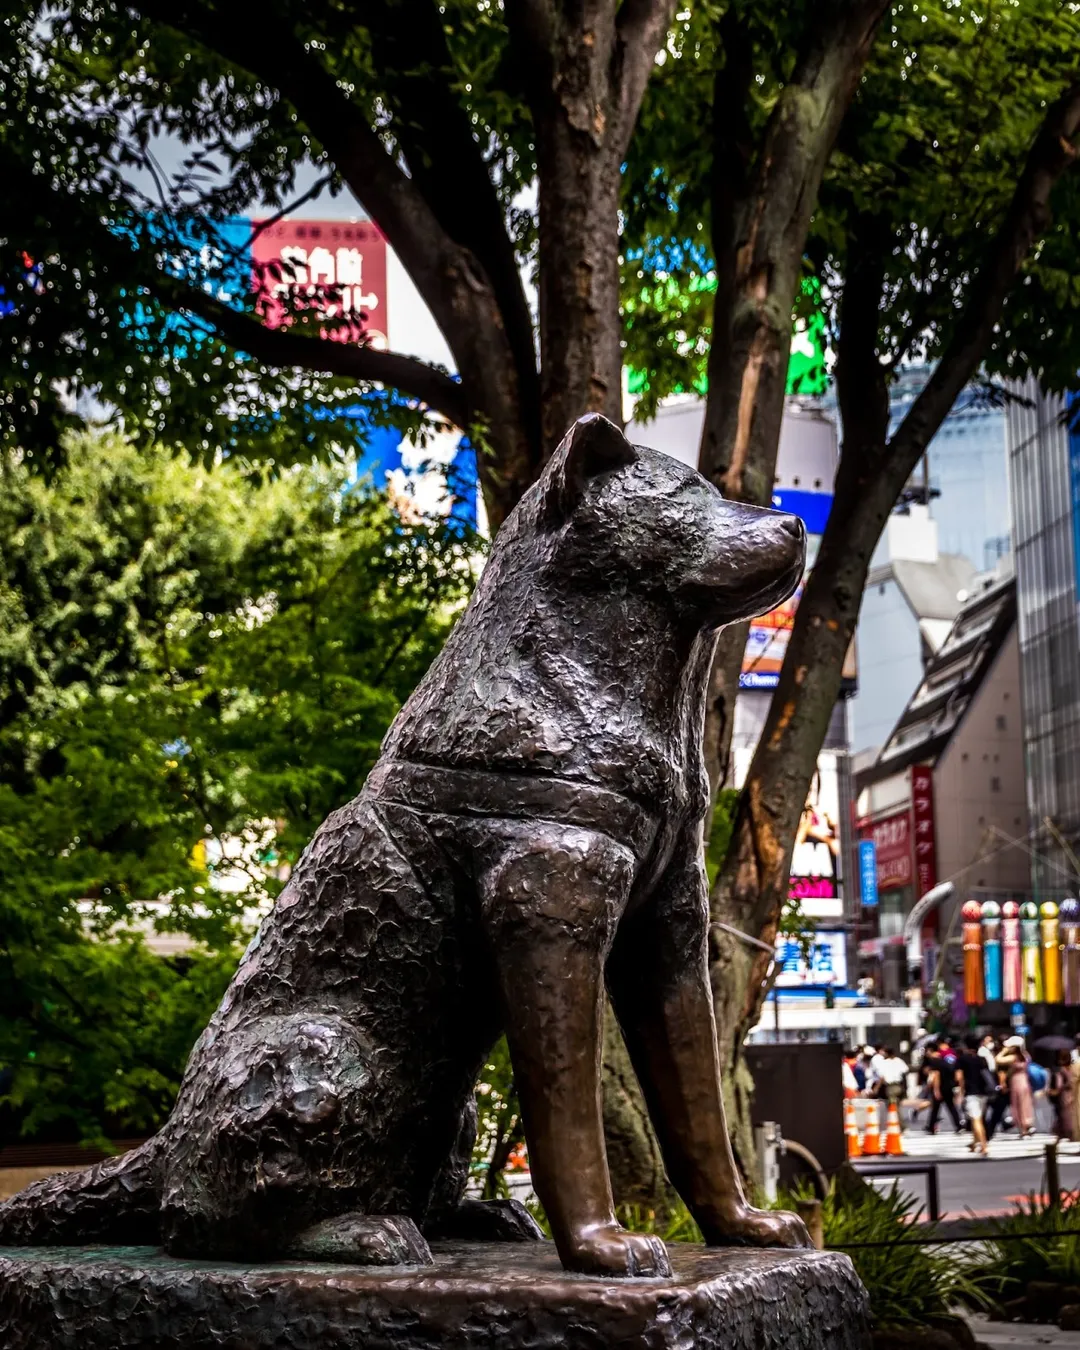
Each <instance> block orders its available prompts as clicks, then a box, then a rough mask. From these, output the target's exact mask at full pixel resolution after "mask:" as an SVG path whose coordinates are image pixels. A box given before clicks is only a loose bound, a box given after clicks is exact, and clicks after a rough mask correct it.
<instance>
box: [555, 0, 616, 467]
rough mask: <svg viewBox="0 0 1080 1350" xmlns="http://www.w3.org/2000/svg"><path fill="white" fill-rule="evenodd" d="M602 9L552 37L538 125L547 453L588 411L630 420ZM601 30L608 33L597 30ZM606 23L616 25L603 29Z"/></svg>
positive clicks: (610, 16) (609, 11)
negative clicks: (584, 28)
mask: <svg viewBox="0 0 1080 1350" xmlns="http://www.w3.org/2000/svg"><path fill="white" fill-rule="evenodd" d="M597 8H598V12H597V14H596V15H595V28H594V29H593V30H592V31H591V32H590V35H589V37H590V40H589V41H588V42H584V41H583V40H582V38H583V35H582V34H581V33H580V32H578V31H576V30H567V31H563V32H560V33H559V34H558V35H557V36H556V37H555V38H554V41H553V46H554V51H555V60H554V67H555V72H556V74H555V77H554V80H553V87H552V88H551V89H550V90H549V91H545V92H546V99H545V107H546V109H547V116H546V118H545V119H544V121H543V123H541V124H539V125H538V126H537V137H536V141H537V170H538V174H537V176H538V183H539V187H538V211H539V234H540V256H541V257H542V258H543V259H544V266H543V268H541V271H540V276H539V320H540V388H541V395H540V397H541V413H540V424H541V429H542V437H543V445H544V453H545V455H549V454H550V453H551V452H552V450H553V449H554V448H555V446H556V445H557V444H558V443H559V441H560V440H561V439H562V437H563V435H564V434H565V432H566V430H567V428H568V427H569V426H570V424H571V423H572V422H573V421H575V420H576V419H577V418H578V417H581V416H582V415H583V414H584V413H586V412H600V413H603V414H604V415H605V416H606V417H609V418H610V419H611V420H612V421H613V422H615V423H616V424H617V425H619V426H621V425H622V352H621V346H620V337H621V325H620V321H619V212H618V205H619V167H620V165H619V157H618V156H617V154H616V153H613V147H612V144H611V141H612V137H613V135H614V134H615V128H614V127H613V126H610V125H609V121H610V120H611V119H612V109H611V102H612V89H611V83H610V76H609V71H608V65H607V62H606V61H605V60H604V59H602V54H603V53H604V52H606V51H608V50H609V49H610V47H611V44H612V41H613V32H612V30H613V28H614V17H615V16H614V6H611V7H610V8H606V7H605V8H604V9H603V10H601V9H600V7H597ZM597 29H599V30H600V31H596V30H597ZM604 30H607V31H604Z"/></svg>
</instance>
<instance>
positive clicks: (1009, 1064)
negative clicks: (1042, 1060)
mask: <svg viewBox="0 0 1080 1350" xmlns="http://www.w3.org/2000/svg"><path fill="white" fill-rule="evenodd" d="M997 1063H998V1067H999V1068H1002V1069H1004V1070H1005V1073H1006V1075H1007V1076H1008V1085H1009V1107H1010V1109H1011V1110H1012V1118H1013V1124H1014V1125H1015V1126H1016V1128H1017V1131H1018V1132H1019V1134H1020V1137H1021V1139H1023V1138H1024V1137H1025V1135H1029V1134H1034V1133H1035V1098H1034V1096H1033V1095H1032V1092H1031V1080H1030V1078H1029V1077H1028V1064H1029V1063H1030V1056H1029V1055H1028V1052H1027V1049H1026V1048H1025V1046H1024V1038H1023V1036H1010V1037H1008V1039H1007V1040H1006V1041H1005V1044H1004V1045H1003V1046H1002V1047H1001V1053H1000V1054H999V1055H998V1057H997Z"/></svg>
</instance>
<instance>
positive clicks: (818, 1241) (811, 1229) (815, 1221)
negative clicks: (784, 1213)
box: [795, 1200, 825, 1252]
mask: <svg viewBox="0 0 1080 1350" xmlns="http://www.w3.org/2000/svg"><path fill="white" fill-rule="evenodd" d="M795 1208H796V1209H797V1210H798V1211H799V1218H800V1219H802V1221H803V1223H804V1224H806V1229H807V1232H808V1233H809V1234H810V1241H811V1242H812V1243H813V1244H814V1246H815V1247H816V1248H817V1249H818V1251H819V1252H823V1251H824V1250H825V1225H824V1223H823V1221H822V1218H821V1201H820V1200H796V1201H795Z"/></svg>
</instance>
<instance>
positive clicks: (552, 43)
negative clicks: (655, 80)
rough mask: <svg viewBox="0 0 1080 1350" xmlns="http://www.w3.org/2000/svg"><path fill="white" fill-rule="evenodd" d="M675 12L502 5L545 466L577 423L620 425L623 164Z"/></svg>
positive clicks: (642, 1)
mask: <svg viewBox="0 0 1080 1350" xmlns="http://www.w3.org/2000/svg"><path fill="white" fill-rule="evenodd" d="M674 8H675V6H674V3H673V0H629V3H624V4H623V5H622V6H621V7H620V8H619V10H618V13H616V6H615V5H614V4H612V3H610V0H588V3H585V4H584V5H582V6H579V7H572V8H571V9H566V8H565V7H562V6H558V5H554V4H551V3H549V0H510V2H509V3H508V4H507V7H506V11H507V21H508V23H509V25H510V30H511V34H512V36H513V39H514V42H515V45H516V47H517V50H518V54H519V58H520V61H521V64H522V68H523V70H525V71H526V72H527V77H526V96H527V99H528V102H529V106H530V108H531V110H532V115H533V125H534V128H535V132H536V152H537V170H538V172H537V180H538V207H539V235H540V257H541V259H542V260H543V265H542V266H541V268H540V274H539V278H538V290H539V320H540V389H541V414H540V420H541V436H542V442H543V447H544V455H545V457H546V456H547V455H549V454H550V453H551V452H552V450H553V449H554V448H555V446H556V445H557V444H558V443H559V440H560V439H561V438H562V436H563V433H564V432H565V430H566V428H567V427H568V426H569V425H570V424H571V423H572V422H573V421H574V419H575V418H577V417H580V416H581V415H582V414H583V413H585V412H590V411H591V412H600V413H603V414H604V415H605V416H606V417H608V418H610V419H611V420H612V421H613V422H615V423H616V424H618V425H621V423H622V349H621V337H622V330H621V324H620V321H619V225H618V219H619V216H618V206H619V187H620V177H621V168H622V162H623V159H624V157H625V154H626V150H627V146H628V144H629V140H630V136H631V134H632V131H633V127H634V123H635V122H636V120H637V115H638V111H639V108H640V105H641V99H642V96H643V94H644V90H645V84H646V81H647V79H648V74H649V71H650V70H651V69H652V65H653V61H654V58H655V55H656V51H657V49H658V47H659V45H660V43H661V41H662V40H663V36H664V33H665V32H666V31H667V27H668V24H669V23H670V21H671V16H672V13H673V12H674Z"/></svg>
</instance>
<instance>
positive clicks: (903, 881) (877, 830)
mask: <svg viewBox="0 0 1080 1350" xmlns="http://www.w3.org/2000/svg"><path fill="white" fill-rule="evenodd" d="M859 838H860V839H872V840H873V841H874V851H875V853H876V855H877V884H878V890H879V891H898V890H899V889H900V888H901V887H902V886H910V885H911V879H912V876H913V870H912V866H911V814H910V812H908V811H898V812H897V814H896V815H895V816H886V817H885V818H884V819H883V820H875V821H873V822H872V823H871V822H867V823H865V824H863V825H861V826H860V827H859Z"/></svg>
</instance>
